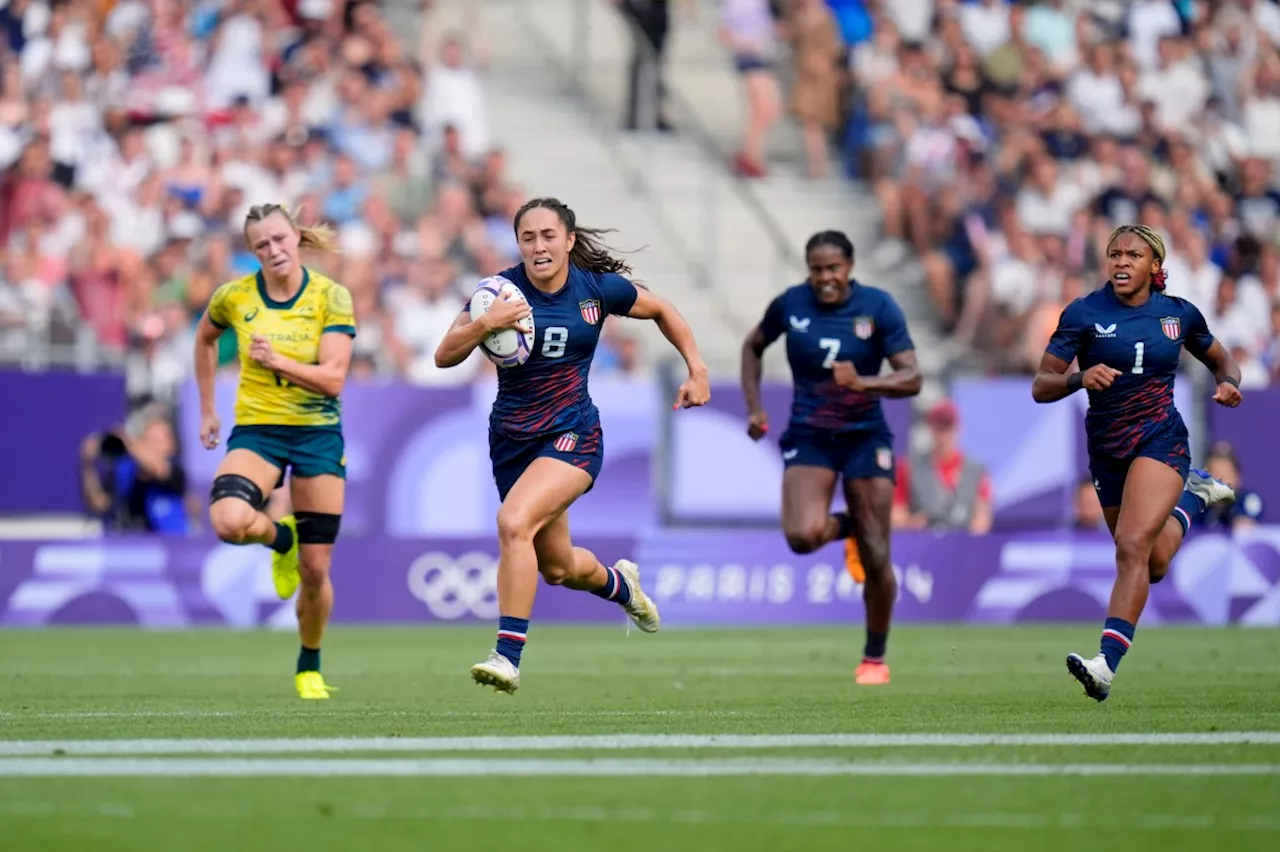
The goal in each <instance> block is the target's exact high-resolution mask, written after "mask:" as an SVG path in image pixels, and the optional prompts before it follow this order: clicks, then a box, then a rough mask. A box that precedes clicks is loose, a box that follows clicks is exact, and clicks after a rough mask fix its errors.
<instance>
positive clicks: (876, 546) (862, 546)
mask: <svg viewBox="0 0 1280 852" xmlns="http://www.w3.org/2000/svg"><path fill="white" fill-rule="evenodd" d="M858 556H859V557H861V559H862V570H863V571H865V572H866V575H867V582H868V583H878V582H884V581H885V578H886V577H892V576H893V568H892V567H891V566H890V564H889V542H888V541H887V540H883V539H879V538H868V539H864V540H861V541H859V542H858Z"/></svg>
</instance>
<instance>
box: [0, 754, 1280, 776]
mask: <svg viewBox="0 0 1280 852" xmlns="http://www.w3.org/2000/svg"><path fill="white" fill-rule="evenodd" d="M1103 775H1162V776H1190V775H1202V776H1203V775H1213V776H1223V775H1250V776H1280V764H1272V763H1252V764H1249V763H1237V764H1058V765H1054V764H1016V763H1011V764H1001V763H844V762H839V761H830V760H797V759H778V760H749V759H748V760H741V759H737V760H735V759H721V760H644V759H640V760H555V759H532V760H518V759H517V760H512V759H483V758H479V759H466V758H443V759H435V760H409V759H403V758H381V759H374V760H369V759H349V760H343V759H314V758H302V759H290V758H214V759H209V758H179V759H174V760H155V759H151V758H113V757H88V758H56V757H55V758H48V757H39V758H23V757H18V758H7V759H0V777H4V778H121V777H127V778H154V777H172V778H212V777H222V778H254V777H257V778H281V777H312V778H314V777H376V778H387V777H438V778H459V777H554V778H563V777H611V778H640V777H648V778H671V777H694V778H705V777H725V776H824V777H830V776H872V777H890V776H911V777H929V778H944V777H962V776H1032V777H1059V776H1103Z"/></svg>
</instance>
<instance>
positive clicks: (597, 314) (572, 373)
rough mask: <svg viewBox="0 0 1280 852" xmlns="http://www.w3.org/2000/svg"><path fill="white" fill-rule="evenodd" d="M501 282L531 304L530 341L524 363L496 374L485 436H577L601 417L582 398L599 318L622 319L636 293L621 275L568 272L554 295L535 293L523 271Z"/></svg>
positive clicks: (597, 336)
mask: <svg viewBox="0 0 1280 852" xmlns="http://www.w3.org/2000/svg"><path fill="white" fill-rule="evenodd" d="M498 277H501V278H505V279H506V280H508V281H510V282H511V283H512V284H515V285H516V286H517V287H519V288H520V292H522V293H524V297H525V298H526V299H528V300H529V306H530V307H531V308H532V309H533V323H534V341H533V352H532V353H531V354H530V356H529V360H528V361H526V362H525V363H523V364H521V365H520V366H518V367H508V368H506V369H499V370H498V398H497V399H496V400H495V401H494V403H493V410H492V412H491V413H490V415H489V428H490V429H491V430H492V431H494V432H498V433H501V434H504V435H509V436H511V437H515V438H537V437H544V436H548V435H555V434H559V433H562V432H567V431H569V430H572V429H575V428H581V427H582V426H583V424H585V423H588V422H590V421H591V420H592V419H594V418H595V417H597V416H598V412H597V411H596V407H595V403H593V402H592V401H591V395H590V394H589V393H588V391H587V375H588V373H589V372H590V371H591V362H592V360H593V359H594V358H595V354H596V346H597V344H598V343H599V342H600V330H601V328H602V326H603V325H604V318H605V317H606V316H608V315H609V314H616V315H619V316H626V314H627V313H628V312H629V311H630V310H631V307H632V305H634V304H635V303H636V298H637V296H638V293H637V291H636V285H634V284H632V283H631V282H630V281H628V280H627V279H626V278H624V277H623V276H621V275H615V274H613V273H596V272H588V271H586V270H585V269H580V268H578V267H577V266H573V265H570V266H569V279H568V281H566V282H565V285H564V286H563V287H561V288H560V289H559V290H557V291H556V292H555V293H546V292H543V291H542V290H539V289H538V288H537V287H535V286H534V284H533V282H532V281H530V280H529V277H528V276H527V275H526V274H525V271H524V266H523V265H519V266H513V267H512V268H510V269H508V270H506V271H505V272H502V273H500V274H499V276H498ZM468 310H469V306H468Z"/></svg>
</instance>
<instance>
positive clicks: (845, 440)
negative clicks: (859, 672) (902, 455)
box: [778, 429, 894, 482]
mask: <svg viewBox="0 0 1280 852" xmlns="http://www.w3.org/2000/svg"><path fill="white" fill-rule="evenodd" d="M778 443H779V445H781V447H782V463H783V464H784V465H785V466H786V467H795V466H796V465H807V466H810V467H825V468H827V469H828V470H833V471H835V472H836V473H837V474H839V475H840V476H843V477H844V478H845V479H888V480H889V481H891V482H892V481H893V480H894V463H893V433H891V432H890V431H889V430H888V429H876V430H873V431H868V432H839V433H832V432H813V431H808V430H798V429H788V430H787V431H786V432H784V433H782V438H781V439H780V440H779V441H778Z"/></svg>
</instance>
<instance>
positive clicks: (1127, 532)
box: [1031, 225, 1242, 701]
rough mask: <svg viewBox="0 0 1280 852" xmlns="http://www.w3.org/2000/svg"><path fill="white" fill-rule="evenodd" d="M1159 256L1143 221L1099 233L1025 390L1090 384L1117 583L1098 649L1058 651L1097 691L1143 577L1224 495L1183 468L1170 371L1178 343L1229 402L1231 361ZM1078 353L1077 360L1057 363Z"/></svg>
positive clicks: (1121, 642)
mask: <svg viewBox="0 0 1280 852" xmlns="http://www.w3.org/2000/svg"><path fill="white" fill-rule="evenodd" d="M1164 259H1165V246H1164V240H1163V239H1162V238H1161V237H1160V235H1159V234H1157V233H1156V232H1155V231H1153V230H1152V229H1150V228H1148V227H1145V226H1143V225H1124V226H1121V227H1119V228H1116V230H1114V231H1113V232H1112V233H1111V236H1110V238H1109V239H1108V240H1107V275H1108V281H1107V283H1106V285H1105V286H1103V287H1102V288H1101V289H1100V290H1095V291H1094V292H1092V293H1090V294H1089V295H1087V296H1083V297H1081V298H1079V299H1076V300H1075V301H1074V302H1072V303H1071V304H1070V305H1068V306H1067V307H1066V309H1065V310H1064V311H1063V312H1062V316H1061V318H1060V319H1059V320H1058V328H1057V331H1055V332H1054V334H1053V337H1052V338H1051V339H1050V340H1049V346H1048V348H1047V349H1046V350H1045V353H1044V357H1043V358H1041V360H1040V371H1039V372H1038V373H1037V374H1036V378H1035V382H1034V383H1033V385H1032V389H1031V395H1032V396H1033V397H1034V398H1035V400H1036V402H1056V401H1057V400H1060V399H1063V398H1065V397H1068V396H1070V395H1071V394H1073V393H1075V392H1076V391H1078V390H1080V389H1081V388H1084V389H1085V390H1087V391H1088V392H1089V413H1088V415H1087V416H1086V417H1085V432H1086V434H1087V436H1088V445H1089V471H1090V472H1091V473H1092V474H1093V485H1094V488H1096V489H1097V491H1098V499H1099V501H1100V502H1101V503H1102V511H1103V514H1104V515H1105V516H1106V520H1107V527H1108V528H1109V529H1110V530H1111V536H1112V538H1114V539H1115V543H1116V582H1115V585H1114V586H1113V587H1112V589H1111V602H1110V603H1109V604H1108V606H1107V620H1106V624H1105V625H1104V626H1103V630H1102V646H1101V650H1100V651H1099V653H1098V655H1097V656H1096V657H1093V658H1092V659H1086V658H1084V657H1083V656H1081V655H1079V654H1070V655H1068V656H1067V670H1068V671H1069V672H1070V673H1071V674H1072V676H1073V677H1075V679H1076V680H1078V681H1080V683H1081V684H1082V685H1083V686H1084V691H1085V694H1087V695H1088V696H1089V697H1090V698H1093V699H1095V700H1097V701H1104V700H1106V697H1107V695H1108V694H1110V692H1111V683H1112V681H1113V680H1114V678H1115V674H1116V669H1117V668H1119V666H1120V660H1121V658H1122V657H1124V655H1125V652H1126V651H1128V650H1129V648H1130V647H1131V646H1132V645H1133V634H1134V630H1135V626H1136V625H1137V623H1138V617H1139V616H1140V615H1142V609H1143V607H1144V606H1146V603H1147V593H1148V591H1149V590H1150V586H1151V584H1152V583H1158V582H1160V580H1162V579H1163V578H1164V576H1165V574H1166V573H1168V571H1169V563H1170V562H1171V561H1172V560H1173V556H1174V554H1176V553H1177V552H1178V548H1179V547H1181V546H1182V540H1183V537H1184V536H1185V535H1186V534H1187V530H1188V528H1189V527H1190V526H1191V524H1192V522H1193V521H1194V520H1195V519H1196V518H1198V517H1200V516H1201V515H1203V514H1204V512H1205V511H1206V509H1207V508H1208V507H1209V506H1210V505H1212V504H1216V503H1223V502H1230V501H1231V500H1234V499H1235V493H1234V492H1233V491H1232V490H1231V489H1230V488H1229V487H1228V486H1227V485H1225V484H1224V483H1222V482H1219V481H1218V480H1216V479H1213V478H1212V477H1210V476H1209V475H1208V474H1207V473H1206V472H1204V471H1202V470H1196V469H1193V468H1191V450H1190V448H1189V445H1188V438H1187V427H1186V426H1185V425H1184V424H1183V422H1182V417H1181V415H1179V414H1178V410H1177V409H1176V408H1175V407H1174V405H1173V381H1174V374H1175V372H1176V371H1177V368H1178V359H1179V356H1180V355H1181V354H1182V349H1183V348H1184V347H1185V348H1186V350H1187V351H1188V352H1190V353H1191V354H1192V355H1194V356H1195V357H1196V358H1197V359H1198V360H1200V361H1201V362H1202V363H1203V364H1204V365H1205V366H1206V367H1208V368H1209V369H1210V370H1212V371H1213V376H1214V380H1215V381H1216V382H1217V385H1218V386H1217V390H1216V391H1215V392H1214V395H1213V401H1214V402H1216V403H1218V404H1219V405H1225V406H1227V407H1228V408H1235V407H1236V406H1237V405H1239V404H1240V402H1241V399H1242V398H1241V395H1240V368H1239V367H1238V366H1236V363H1235V361H1234V360H1233V359H1232V357H1231V354H1230V353H1229V352H1228V351H1227V350H1226V348H1225V347H1224V346H1223V345H1222V344H1221V343H1219V342H1218V341H1217V340H1215V339H1214V337H1213V335H1212V334H1210V333H1209V328H1208V326H1207V325H1206V324H1205V321H1204V316H1203V315H1202V314H1201V313H1200V311H1199V310H1198V309H1197V308H1196V306H1195V305H1193V304H1191V303H1190V302H1188V301H1186V300H1185V299H1179V298H1175V297H1172V296H1166V295H1165V294H1164V284H1165V271H1164V269H1163V268H1162V265H1163V264H1164ZM1077 359H1078V360H1079V364H1080V370H1079V371H1078V372H1073V373H1068V372H1067V371H1068V370H1069V369H1070V367H1071V362H1072V361H1074V360H1077Z"/></svg>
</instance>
